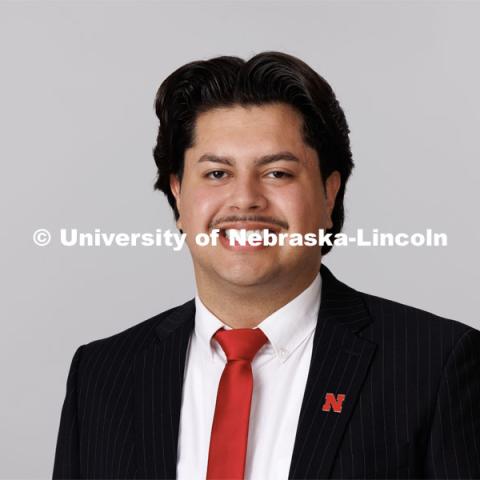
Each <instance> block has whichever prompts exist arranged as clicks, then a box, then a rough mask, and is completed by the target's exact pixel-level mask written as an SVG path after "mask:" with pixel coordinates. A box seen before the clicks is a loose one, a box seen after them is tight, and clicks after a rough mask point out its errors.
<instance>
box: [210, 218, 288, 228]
mask: <svg viewBox="0 0 480 480" xmlns="http://www.w3.org/2000/svg"><path fill="white" fill-rule="evenodd" d="M230 222H232V223H233V222H261V223H268V224H270V225H277V226H278V227H281V228H285V229H287V228H288V223H287V222H284V221H283V220H279V219H278V218H275V217H268V216H263V215H243V216H238V215H227V216H225V217H220V218H218V219H216V220H214V221H213V222H211V223H210V224H209V225H208V228H215V227H216V226H217V225H220V224H222V223H230Z"/></svg>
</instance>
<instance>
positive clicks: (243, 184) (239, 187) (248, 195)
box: [227, 176, 267, 211]
mask: <svg viewBox="0 0 480 480" xmlns="http://www.w3.org/2000/svg"><path fill="white" fill-rule="evenodd" d="M227 206H228V208H229V210H234V211H252V210H254V211H258V210H263V209H264V208H265V207H266V206H267V199H266V197H265V195H264V192H263V191H262V186H261V184H260V182H259V180H257V179H256V178H254V177H251V176H248V177H247V176H245V177H243V178H240V177H237V179H236V181H235V182H234V183H233V184H232V191H231V194H230V196H229V198H228V205H227Z"/></svg>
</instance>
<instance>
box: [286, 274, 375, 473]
mask: <svg viewBox="0 0 480 480" xmlns="http://www.w3.org/2000/svg"><path fill="white" fill-rule="evenodd" d="M320 274H321V276H322V299H321V304H320V312H319V316H318V322H317V327H316V330H315V335H314V340H313V350H312V359H311V363H310V370H309V374H308V377H307V384H306V387H305V393H304V397H303V402H302V407H301V410H300V418H299V423H298V427H297V434H296V437H295V444H294V449H293V455H292V461H291V464H290V472H289V478H302V479H303V478H328V477H329V474H330V472H331V470H332V466H333V463H334V460H335V455H336V453H337V450H338V448H339V446H340V442H341V440H342V437H343V434H344V432H345V428H346V426H347V424H348V421H349V419H350V416H351V414H352V411H353V409H354V407H355V404H356V401H357V398H358V395H359V393H360V390H361V387H362V385H363V382H364V380H365V377H366V374H367V371H368V368H369V366H370V362H371V360H372V358H373V355H374V352H375V349H376V345H375V344H373V343H371V342H369V341H368V340H365V339H362V338H360V337H359V336H357V335H356V333H357V332H359V331H360V330H361V329H362V328H364V327H365V326H366V325H368V324H369V323H370V321H371V320H370V317H369V315H368V312H367V310H366V308H365V306H364V304H363V300H362V298H361V297H360V295H359V294H358V292H356V291H355V290H353V289H351V288H350V287H347V286H346V285H344V284H343V283H341V282H339V281H338V280H337V279H336V278H335V277H334V276H333V275H332V274H331V273H330V271H329V270H328V269H327V268H326V267H325V266H324V265H322V267H321V269H320ZM328 393H330V394H333V395H334V396H335V399H338V398H339V397H338V395H339V394H344V395H345V399H344V401H343V404H342V408H341V412H339V413H336V412H335V411H334V410H333V408H331V409H330V410H329V411H324V410H322V407H323V405H324V403H325V399H326V395H327V394H328Z"/></svg>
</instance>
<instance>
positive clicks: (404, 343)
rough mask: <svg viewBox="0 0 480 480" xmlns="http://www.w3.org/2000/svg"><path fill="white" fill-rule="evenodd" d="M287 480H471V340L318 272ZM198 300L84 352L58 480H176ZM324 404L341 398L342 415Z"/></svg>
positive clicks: (476, 337)
mask: <svg viewBox="0 0 480 480" xmlns="http://www.w3.org/2000/svg"><path fill="white" fill-rule="evenodd" d="M320 273H321V275H322V299H321V308H320V313H319V317H318V323H317V327H316V330H315V335H314V342H313V352H312V358H311V364H310V370H309V374H308V379H307V384H306V388H305V393H304V397H303V403H302V408H301V412H300V418H299V422H298V427H297V433H296V437H295V445H294V450H293V455H292V460H291V465H290V472H289V478H296V479H301V478H309V479H313V478H480V333H479V332H478V331H476V330H474V329H472V328H470V327H468V326H466V325H463V324H461V323H458V322H455V321H451V320H445V319H442V318H439V317H437V316H435V315H433V314H430V313H427V312H424V311H421V310H417V309H414V308H411V307H407V306H404V305H400V304H398V303H395V302H392V301H389V300H385V299H381V298H378V297H374V296H371V295H367V294H364V293H360V292H357V291H356V290H353V289H352V288H350V287H348V286H346V285H344V284H343V283H341V282H339V281H338V280H337V279H335V277H334V276H333V275H332V274H331V273H330V271H329V270H328V269H327V268H326V267H325V266H322V268H321V270H320ZM194 314H195V310H194V301H193V300H192V301H189V302H187V303H185V304H184V305H182V306H179V307H176V308H173V309H171V310H168V311H166V312H164V313H161V314H160V315H157V316H156V317H153V318H151V319H149V320H147V321H145V322H143V323H140V324H138V325H136V326H134V327H132V328H130V329H128V330H126V331H124V332H122V333H119V334H117V335H114V336H112V337H109V338H106V339H102V340H98V341H95V342H92V343H89V344H88V345H83V346H81V347H80V348H79V349H78V350H77V352H76V353H75V355H74V357H73V361H72V365H71V368H70V373H69V376H68V381H67V394H66V398H65V403H64V406H63V410H62V416H61V422H60V429H59V434H58V442H57V449H56V455H55V464H54V472H53V478H55V479H57V478H58V479H59V478H69V479H71V478H175V474H176V461H177V441H178V429H179V419H180V406H181V395H182V386H183V374H184V367H185V357H186V349H187V345H188V342H189V338H190V335H191V332H192V329H193V325H194ZM326 393H334V394H335V395H338V394H340V393H343V394H345V400H344V402H343V408H342V411H341V412H340V413H336V412H334V411H333V410H331V411H328V412H326V411H324V410H322V405H323V403H324V399H325V395H326Z"/></svg>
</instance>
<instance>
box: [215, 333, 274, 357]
mask: <svg viewBox="0 0 480 480" xmlns="http://www.w3.org/2000/svg"><path fill="white" fill-rule="evenodd" d="M213 338H214V339H215V340H217V342H218V343H219V344H220V346H221V347H222V349H223V351H224V352H225V355H226V356H227V360H228V361H231V360H247V361H249V362H251V361H252V360H253V357H255V355H256V354H257V352H258V351H259V350H260V347H262V346H263V345H264V344H265V343H266V342H267V341H268V338H267V337H266V336H265V334H264V333H263V332H262V331H261V330H260V329H259V328H235V329H233V330H225V329H224V328H221V329H220V330H217V332H216V333H215V335H214V336H213Z"/></svg>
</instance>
